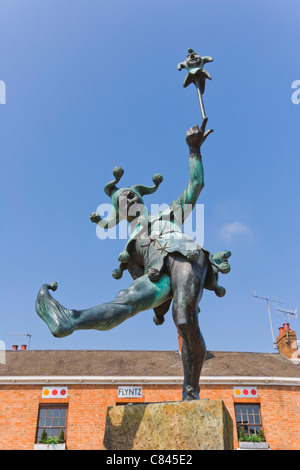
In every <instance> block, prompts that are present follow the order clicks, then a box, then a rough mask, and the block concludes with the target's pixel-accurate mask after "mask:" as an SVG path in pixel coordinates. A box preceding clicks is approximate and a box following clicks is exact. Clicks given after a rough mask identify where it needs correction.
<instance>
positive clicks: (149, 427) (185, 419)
mask: <svg viewBox="0 0 300 470" xmlns="http://www.w3.org/2000/svg"><path fill="white" fill-rule="evenodd" d="M103 445H104V449H106V450H233V423H232V419H231V416H230V414H229V413H228V411H227V409H226V407H225V405H224V403H223V401H222V400H194V401H181V402H165V403H150V404H148V403H139V404H130V405H124V406H112V407H109V408H108V409H107V416H106V425H105V435H104V440H103Z"/></svg>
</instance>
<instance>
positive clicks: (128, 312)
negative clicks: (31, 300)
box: [36, 50, 231, 400]
mask: <svg viewBox="0 0 300 470" xmlns="http://www.w3.org/2000/svg"><path fill="white" fill-rule="evenodd" d="M190 51H191V50H189V52H190ZM191 54H194V52H193V51H192V52H190V55H191ZM188 57H189V56H188ZM198 57H200V56H198ZM200 59H201V58H200ZM190 62H193V61H190ZM196 66H197V67H198V69H199V70H202V69H201V67H199V62H198V63H197V64H196ZM195 75H197V73H196V74H195ZM200 75H201V77H203V74H202V72H201V73H200ZM195 84H196V83H195ZM196 86H197V84H196ZM202 91H203V85H202ZM201 98H202V97H201ZM206 124H207V118H206V117H204V118H203V121H202V124H201V126H200V128H199V127H198V126H197V125H195V126H194V127H192V128H191V129H190V130H189V131H188V132H187V134H186V142H187V145H188V147H189V170H190V179H189V183H188V186H187V187H186V189H185V190H184V191H183V192H182V194H181V195H180V196H179V198H178V199H177V200H176V201H174V202H172V204H171V205H170V206H169V208H168V209H167V210H164V211H160V212H158V213H157V214H154V215H153V214H151V213H149V212H148V210H147V208H146V206H145V204H144V200H143V197H144V196H145V195H147V194H151V193H154V192H155V191H156V190H157V188H158V186H159V185H160V183H161V182H162V179H163V178H162V176H161V175H159V174H156V175H154V177H153V183H154V185H153V186H144V185H135V186H130V187H124V188H118V187H117V184H118V182H119V181H120V179H121V177H122V176H123V173H124V171H123V169H122V168H121V167H116V168H114V170H113V175H114V177H115V179H114V180H113V181H111V182H110V183H108V184H107V185H106V186H105V192H106V194H107V195H108V196H109V197H111V200H112V207H113V211H112V213H111V215H110V217H109V218H108V219H105V220H103V219H101V217H100V215H99V214H97V213H93V214H91V216H90V219H91V221H92V222H94V223H97V224H98V225H99V226H100V227H103V228H110V227H113V226H114V225H116V224H118V223H119V221H120V220H122V219H126V220H127V221H128V222H129V223H130V225H131V232H130V236H129V240H128V241H127V244H126V246H125V249H124V251H123V252H122V253H121V254H120V255H119V262H120V265H119V268H118V269H116V270H114V271H113V276H114V277H115V278H116V279H119V278H120V277H121V276H122V274H123V271H124V270H125V269H127V270H128V271H129V273H130V275H131V276H132V278H133V282H132V284H131V285H130V287H128V288H127V289H124V290H121V291H120V292H119V293H118V294H117V296H116V297H115V298H114V299H113V300H112V301H111V302H106V303H102V304H100V305H97V306H95V307H91V308H88V309H84V310H75V309H69V308H65V307H63V306H62V305H61V304H60V303H59V302H58V301H57V300H55V299H54V298H53V297H52V296H51V295H50V292H49V290H52V291H55V290H56V289H57V283H56V282H53V283H51V284H44V285H43V286H42V287H41V289H40V291H39V293H38V296H37V300H36V311H37V313H38V315H39V316H40V317H41V318H42V319H43V320H44V321H45V322H46V324H47V325H48V327H49V329H50V331H51V333H52V334H53V335H54V336H55V337H58V338H62V337H64V336H67V335H70V334H71V333H72V332H73V331H75V330H87V329H95V330H100V331H104V330H109V329H111V328H114V327H116V326H117V325H119V324H120V323H122V322H124V321H125V320H127V319H128V318H130V317H133V316H134V315H136V314H137V313H139V312H142V311H145V310H150V309H153V310H154V312H155V315H154V318H153V320H154V322H155V323H156V325H161V324H162V323H163V322H164V315H165V314H166V313H167V312H168V310H169V307H170V305H171V303H172V313H173V319H174V323H175V325H176V327H177V329H178V332H179V334H180V336H181V337H182V351H181V357H182V363H183V371H184V383H183V393H182V398H183V400H195V399H199V378H200V373H201V369H202V366H203V362H204V359H205V355H206V346H205V342H204V339H203V336H202V334H201V331H200V328H199V322H198V310H199V307H198V304H199V302H200V299H201V296H202V292H203V289H208V290H212V291H214V292H215V293H216V295H218V296H219V297H222V296H223V295H225V292H226V291H225V289H224V288H223V287H221V286H220V285H219V284H218V276H219V273H224V274H225V273H228V272H229V271H230V265H229V263H228V258H229V257H230V255H231V253H230V252H229V251H226V250H225V251H221V252H218V253H214V254H210V253H209V252H208V251H206V250H205V249H204V248H203V247H201V246H200V245H199V244H198V243H197V242H196V241H195V240H193V239H192V238H190V237H189V236H187V235H186V234H184V233H183V232H182V224H183V223H184V221H185V219H186V217H187V216H188V215H189V214H190V212H191V210H192V209H193V207H194V206H195V204H196V202H197V200H198V197H199V195H200V192H201V191H202V189H203V187H204V176H203V165H202V156H201V153H200V149H201V146H202V144H203V142H204V141H205V139H206V138H207V136H208V135H209V134H210V133H211V132H212V130H208V131H206Z"/></svg>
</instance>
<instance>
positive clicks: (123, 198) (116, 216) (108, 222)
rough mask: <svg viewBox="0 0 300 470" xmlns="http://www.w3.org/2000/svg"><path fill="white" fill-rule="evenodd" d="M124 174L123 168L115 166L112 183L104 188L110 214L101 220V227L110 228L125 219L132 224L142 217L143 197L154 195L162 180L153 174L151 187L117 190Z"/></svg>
mask: <svg viewBox="0 0 300 470" xmlns="http://www.w3.org/2000/svg"><path fill="white" fill-rule="evenodd" d="M123 174H124V170H123V168H121V167H119V166H117V167H115V168H114V169H113V175H114V177H115V179H114V181H111V182H109V183H107V184H106V185H105V187H104V191H105V193H106V194H107V195H108V196H109V197H110V198H111V200H112V213H111V215H110V216H109V218H108V219H105V220H103V219H101V224H100V225H101V226H102V227H107V228H111V227H113V226H114V225H116V224H118V223H119V221H120V220H122V219H126V220H127V221H128V222H132V221H133V220H134V219H136V218H137V217H139V216H140V215H142V212H143V209H144V207H145V206H144V201H143V196H144V195H146V194H152V193H154V192H155V191H156V190H157V188H158V186H159V185H160V183H161V182H162V180H163V177H162V175H160V174H155V175H154V176H153V178H152V181H153V183H154V185H153V186H144V185H141V184H137V185H135V186H130V187H127V188H126V187H125V188H121V189H119V188H118V187H117V186H116V185H117V183H118V182H119V181H120V179H121V178H122V176H123Z"/></svg>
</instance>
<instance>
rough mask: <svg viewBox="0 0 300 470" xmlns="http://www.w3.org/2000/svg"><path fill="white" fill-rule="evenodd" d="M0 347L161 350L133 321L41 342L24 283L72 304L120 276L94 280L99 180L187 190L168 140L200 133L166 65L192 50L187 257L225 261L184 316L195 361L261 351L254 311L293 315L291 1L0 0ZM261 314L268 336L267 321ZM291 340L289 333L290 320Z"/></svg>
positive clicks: (98, 265)
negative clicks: (193, 165)
mask: <svg viewBox="0 0 300 470" xmlns="http://www.w3.org/2000/svg"><path fill="white" fill-rule="evenodd" d="M0 18H1V19H0V43H1V46H2V47H1V61H0V63H1V66H0V80H3V81H4V82H5V84H6V104H5V105H0V119H1V145H0V148H1V182H0V185H1V198H0V208H1V214H2V217H1V233H0V241H1V268H2V269H1V293H0V311H1V314H0V339H1V340H2V341H4V342H5V343H6V344H7V348H8V349H10V348H11V344H13V343H15V344H21V343H22V342H26V338H22V337H12V336H8V334H12V333H24V332H28V333H30V334H31V335H32V336H31V346H32V348H33V349H147V350H151V349H162V350H168V349H171V350H173V349H177V333H176V329H175V326H174V325H173V321H172V315H171V312H169V313H168V315H167V318H166V322H165V324H164V325H163V326H160V327H157V326H155V324H154V323H153V321H152V317H153V312H152V311H148V312H143V313H141V314H139V315H137V316H136V317H134V318H132V319H130V320H128V321H127V322H125V323H124V324H122V325H120V326H119V327H117V328H116V329H114V330H111V331H108V332H97V331H79V332H75V333H74V334H73V335H71V336H69V337H67V338H64V339H56V338H54V337H52V336H51V334H50V332H49V330H48V328H47V326H46V325H45V324H44V323H43V322H42V321H41V320H40V319H39V318H38V316H37V315H36V313H35V309H34V304H35V298H36V295H37V292H38V289H39V287H40V285H41V284H43V283H45V282H51V281H54V280H56V281H57V282H58V284H59V288H58V290H57V291H56V293H55V296H56V298H57V299H58V300H59V301H60V302H61V303H62V304H63V305H65V306H67V307H70V308H76V309H81V308H85V307H91V306H93V305H96V304H99V303H101V302H107V301H109V300H110V299H112V298H113V297H114V296H115V294H116V293H117V292H118V291H119V290H120V289H122V288H124V287H127V286H128V285H129V284H130V282H131V279H130V277H129V274H128V273H127V274H125V275H124V277H123V278H122V279H121V280H119V281H116V280H114V279H113V278H112V276H111V271H112V269H114V268H115V267H117V266H118V262H117V257H118V254H119V252H120V251H122V250H123V247H124V240H99V239H98V238H97V236H96V229H95V225H93V224H92V223H91V222H90V220H89V214H90V213H91V212H93V211H95V210H96V208H97V207H98V206H99V204H102V203H108V202H110V201H109V199H108V198H107V196H106V195H105V193H104V191H103V187H104V185H105V184H106V183H107V182H108V181H110V180H111V179H112V169H113V167H114V166H116V165H120V166H122V167H123V168H124V169H125V175H124V177H123V180H122V181H123V182H124V184H125V185H132V184H137V183H143V184H151V180H152V176H153V174H154V173H161V174H163V176H164V181H163V183H162V184H161V186H160V188H159V190H158V191H157V192H156V193H155V194H154V195H152V196H148V198H147V200H146V203H147V204H149V205H150V204H151V203H153V204H154V203H170V202H172V201H173V200H174V199H176V198H177V197H178V195H179V194H180V193H181V191H182V190H183V189H184V188H185V186H186V184H187V182H188V148H187V146H186V143H185V133H186V131H187V130H188V129H189V128H190V127H191V126H193V125H194V124H200V122H201V114H200V109H199V104H198V101H197V95H196V90H195V88H194V87H193V86H190V87H188V88H187V89H184V88H183V86H182V83H183V79H184V76H185V72H184V71H181V72H178V71H177V64H178V63H179V62H182V61H183V60H185V57H186V54H187V50H188V48H193V49H195V50H196V51H197V52H199V53H200V55H210V56H212V57H213V58H214V62H212V63H210V64H208V65H207V66H206V68H207V70H208V71H209V72H210V74H211V75H212V81H211V82H209V83H207V88H206V91H205V94H204V103H205V108H206V113H207V116H208V126H209V127H211V128H213V129H214V133H213V134H211V135H210V136H209V137H208V139H207V141H206V142H205V144H204V146H203V149H202V153H203V163H204V171H205V188H204V189H203V192H202V193H201V195H200V198H199V203H201V204H204V208H205V209H204V210H205V227H204V231H205V248H206V249H207V250H209V251H212V252H213V251H220V250H223V249H229V250H230V251H231V252H232V257H231V266H232V271H231V273H230V274H228V275H225V276H222V279H221V284H222V285H224V286H225V287H226V289H227V294H226V296H225V297H224V298H222V299H220V298H217V297H216V296H215V295H214V293H211V292H209V291H205V292H204V295H203V298H202V301H201V305H200V307H201V313H200V317H199V321H200V326H201V330H202V332H203V335H204V338H205V340H206V344H207V348H208V349H209V350H227V351H255V352H256V351H258V352H273V351H274V350H273V344H272V336H271V330H270V325H269V319H268V314H267V307H266V304H265V302H264V301H257V302H255V300H254V298H253V297H252V294H253V293H254V291H256V293H257V294H260V295H268V296H270V297H273V298H277V299H278V300H283V301H284V302H285V304H284V307H285V308H287V309H295V308H299V307H300V296H299V292H300V290H299V285H300V274H299V266H300V256H299V229H300V223H299V207H300V197H299V189H298V186H299V173H300V172H299V170H300V164H299V124H300V105H296V104H293V103H292V100H291V96H292V93H293V91H294V90H293V89H292V83H293V82H294V81H295V80H300V62H299V46H300V27H299V26H300V24H299V23H300V4H299V2H298V1H297V0H287V1H285V2H282V1H276V0H265V1H264V2H262V1H257V0H251V1H250V0H243V1H242V0H227V1H226V2H224V1H223V0H209V1H208V0H207V1H205V0H197V1H196V0H191V1H189V2H184V1H183V0H181V1H179V0H172V1H171V0H165V1H157V0H152V1H151V2H140V1H134V0H128V1H126V2H124V1H120V0H115V1H107V0H106V1H104V0H89V1H88V2H87V1H83V0H51V1H50V0H44V1H43V2H40V1H36V0H35V1H34V0H27V1H26V2H24V1H23V0H10V1H9V2H6V1H4V0H0ZM275 307H276V304H272V305H271V314H272V321H273V327H274V332H275V335H277V332H278V327H280V326H281V325H282V323H283V320H284V318H283V316H282V315H281V314H279V313H278V312H276V310H275ZM291 327H292V328H293V329H295V330H296V332H297V335H298V338H299V340H300V321H299V319H298V320H295V321H292V322H291Z"/></svg>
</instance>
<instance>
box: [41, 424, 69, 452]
mask: <svg viewBox="0 0 300 470" xmlns="http://www.w3.org/2000/svg"><path fill="white" fill-rule="evenodd" d="M65 448H66V443H65V433H64V430H63V429H62V430H61V431H60V434H59V437H55V436H49V437H48V435H47V432H46V430H45V429H43V431H42V434H41V437H40V440H39V442H38V444H35V445H34V449H35V450H65Z"/></svg>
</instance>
